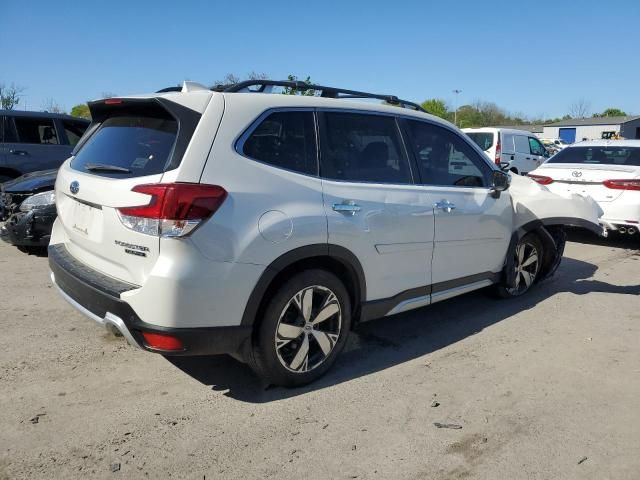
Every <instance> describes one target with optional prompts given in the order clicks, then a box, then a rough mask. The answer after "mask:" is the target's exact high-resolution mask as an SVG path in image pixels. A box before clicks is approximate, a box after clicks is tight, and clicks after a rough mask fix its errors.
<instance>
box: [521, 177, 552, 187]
mask: <svg viewBox="0 0 640 480" xmlns="http://www.w3.org/2000/svg"><path fill="white" fill-rule="evenodd" d="M527 176H528V177H529V178H530V179H531V180H533V181H534V182H538V183H539V184H540V185H549V184H550V183H553V178H551V177H545V176H544V175H527Z"/></svg>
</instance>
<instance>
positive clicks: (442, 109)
mask: <svg viewBox="0 0 640 480" xmlns="http://www.w3.org/2000/svg"><path fill="white" fill-rule="evenodd" d="M420 106H421V107H422V108H424V109H425V110H426V111H427V112H429V113H430V114H431V115H435V116H436V117H440V118H445V119H448V118H449V117H450V115H449V109H448V108H447V104H446V103H445V101H444V100H440V99H439V98H431V99H429V100H425V101H424V102H422V103H421V104H420Z"/></svg>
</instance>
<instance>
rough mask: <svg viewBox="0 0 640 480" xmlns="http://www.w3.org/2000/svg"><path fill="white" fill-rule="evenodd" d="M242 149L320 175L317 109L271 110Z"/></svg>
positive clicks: (270, 161)
mask: <svg viewBox="0 0 640 480" xmlns="http://www.w3.org/2000/svg"><path fill="white" fill-rule="evenodd" d="M242 153H243V154H244V155H246V156H247V157H249V158H252V159H254V160H258V161H260V162H264V163H267V164H269V165H273V166H274V167H279V168H285V169H287V170H293V171H294V172H298V173H304V174H307V175H317V174H318V162H317V151H316V133H315V124H314V121H313V113H312V112H306V111H300V112H295V111H288V112H274V113H272V114H270V115H269V116H268V117H266V118H265V119H264V120H263V121H262V122H261V123H260V124H259V125H258V126H257V127H256V128H255V129H254V130H253V131H252V132H251V134H250V135H249V137H248V138H247V139H246V140H245V142H244V144H243V145H242Z"/></svg>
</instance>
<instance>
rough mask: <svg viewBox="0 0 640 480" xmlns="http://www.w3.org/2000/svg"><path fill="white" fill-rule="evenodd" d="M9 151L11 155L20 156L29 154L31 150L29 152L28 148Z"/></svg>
mask: <svg viewBox="0 0 640 480" xmlns="http://www.w3.org/2000/svg"><path fill="white" fill-rule="evenodd" d="M9 153H10V154H11V155H20V156H25V155H29V152H27V151H26V150H9Z"/></svg>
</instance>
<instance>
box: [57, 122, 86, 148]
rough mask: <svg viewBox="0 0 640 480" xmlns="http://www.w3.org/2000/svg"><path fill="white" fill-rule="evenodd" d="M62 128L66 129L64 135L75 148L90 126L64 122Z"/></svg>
mask: <svg viewBox="0 0 640 480" xmlns="http://www.w3.org/2000/svg"><path fill="white" fill-rule="evenodd" d="M62 126H63V127H64V133H65V134H66V135H67V140H68V141H69V145H72V146H75V145H76V144H77V143H78V142H79V141H80V137H82V134H83V133H84V131H85V130H86V129H87V127H88V126H89V124H88V123H82V122H74V121H73V120H63V121H62Z"/></svg>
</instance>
